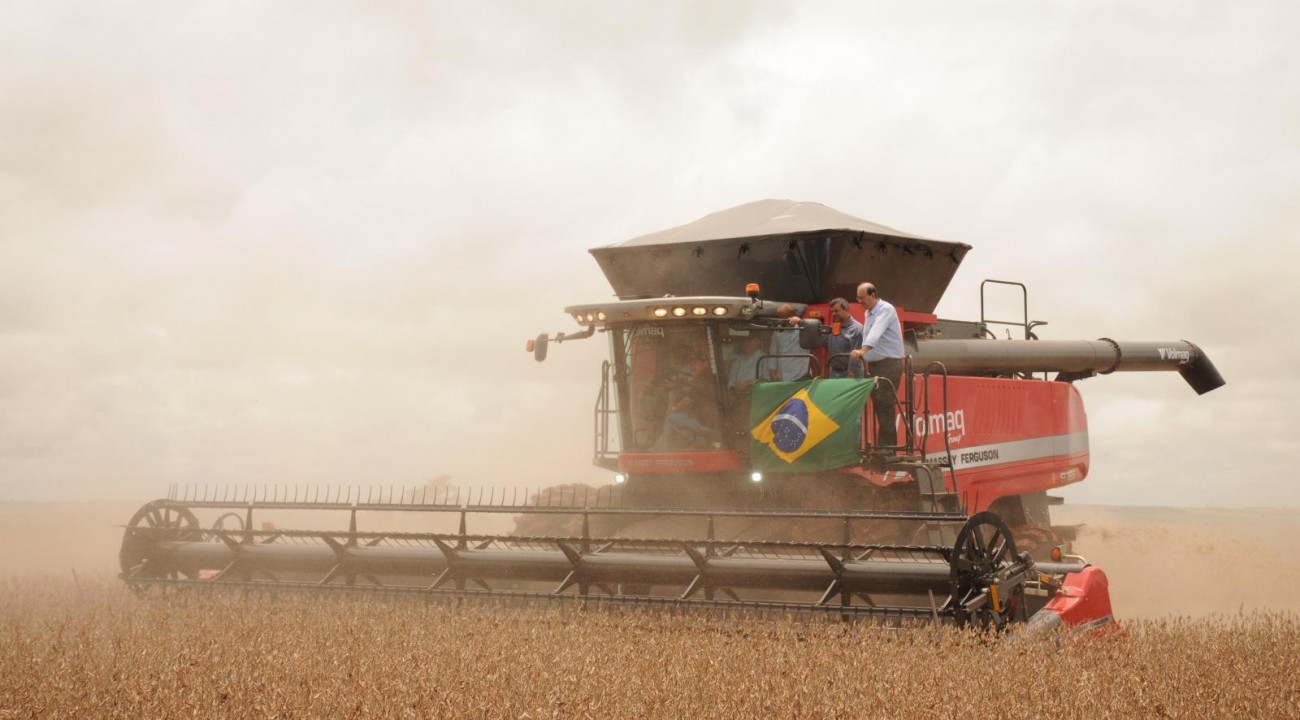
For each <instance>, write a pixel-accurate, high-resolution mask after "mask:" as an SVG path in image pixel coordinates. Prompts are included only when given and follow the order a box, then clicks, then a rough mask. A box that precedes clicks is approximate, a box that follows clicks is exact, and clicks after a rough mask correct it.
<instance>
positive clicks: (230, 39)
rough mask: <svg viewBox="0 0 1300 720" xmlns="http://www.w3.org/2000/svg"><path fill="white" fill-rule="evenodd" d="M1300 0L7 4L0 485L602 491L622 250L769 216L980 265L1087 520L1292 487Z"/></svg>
mask: <svg viewBox="0 0 1300 720" xmlns="http://www.w3.org/2000/svg"><path fill="white" fill-rule="evenodd" d="M1297 8H1300V6H1297V5H1296V4H1295V3H1289V2H1272V3H1209V2H1207V3H1194V2H1187V1H1186V0H1177V1H1173V2H1153V1H1147V2H1142V3H1116V2H1088V3H1044V2H1041V1H1037V0H1033V1H1025V2H999V3H964V2H951V3H928V2H909V3H864V2H851V3H843V4H835V3H821V2H819V3H808V2H804V3H788V4H787V3H726V2H709V3H695V4H682V3H673V2H648V3H630V2H581V3H580V2H548V3H542V2H537V3H494V2H480V3H456V4H448V3H436V2H434V3H430V2H411V3H388V4H383V3H375V2H367V3H360V2H358V3H336V2H302V3H288V2H285V3H265V2H222V3H209V4H197V3H174V2H132V3H113V4H105V3H94V2H87V1H85V0H83V1H82V2H75V3H68V2H39V3H9V4H8V7H7V8H6V9H5V11H4V17H5V21H4V22H3V23H0V500H33V499H35V500H61V499H96V498H102V499H116V498H122V499H127V498H130V499H134V498H147V497H152V496H157V495H160V494H162V493H164V492H165V491H166V488H167V485H168V484H169V483H173V482H177V483H190V482H197V483H226V482H229V483H240V484H242V483H264V482H289V483H294V482H296V483H307V482H321V483H370V482H375V483H383V484H385V485H389V484H392V485H411V484H418V483H423V482H425V481H427V480H430V479H432V478H434V477H436V476H438V475H450V476H451V477H452V479H453V481H455V482H459V483H462V484H469V483H476V482H477V483H508V484H515V483H534V482H536V483H549V482H556V481H561V480H569V479H575V480H582V481H604V480H605V479H606V478H605V474H604V473H601V472H597V471H595V470H593V469H592V468H591V467H590V464H589V460H590V447H591V437H590V427H591V418H590V413H591V407H592V404H593V401H594V397H595V392H596V381H597V376H598V372H599V364H600V361H601V359H602V358H603V357H604V347H603V345H602V344H601V343H600V342H599V341H596V340H593V341H589V342H587V343H573V344H564V345H561V346H555V347H553V348H552V351H551V356H550V359H549V360H548V361H547V362H546V363H544V364H541V365H539V364H537V363H535V362H533V360H532V359H531V357H530V356H529V355H527V354H525V353H524V351H523V345H524V341H525V339H526V338H528V337H530V336H532V335H535V334H537V333H538V332H539V331H542V330H552V331H554V330H571V329H573V327H572V322H571V321H568V322H566V320H568V318H567V317H566V316H565V315H563V314H562V312H561V310H562V308H563V306H564V305H566V304H569V303H574V302H581V301H590V300H599V299H601V298H604V297H607V296H608V295H609V294H610V290H609V288H608V286H607V285H606V284H605V282H604V279H603V278H602V276H601V275H600V272H599V270H598V268H597V266H596V264H595V262H594V261H593V260H592V259H591V257H590V255H588V254H587V252H586V251H587V249H588V248H590V247H594V246H597V245H603V244H608V243H611V242H617V241H620V240H623V239H626V238H629V237H632V236H635V235H640V234H644V233H648V232H653V231H656V230H661V229H664V228H667V227H670V226H673V225H678V224H681V223H685V222H689V221H692V220H695V219H697V218H699V217H700V216H702V215H704V214H707V213H709V212H713V211H715V210H720V209H723V208H727V207H731V206H734V205H738V204H740V203H744V202H749V201H752V200H758V199H763V198H790V199H794V200H806V201H815V202H821V203H824V204H826V205H829V206H831V207H833V208H836V209H838V210H841V211H843V212H846V213H849V214H851V215H856V216H859V217H863V218H867V219H869V220H873V221H876V222H880V223H883V224H885V225H889V226H892V227H895V228H898V229H901V230H905V231H908V232H912V233H916V234H920V235H925V236H929V237H935V238H940V239H945V240H955V241H960V242H965V243H968V244H970V245H973V246H974V250H972V251H971V253H970V254H969V255H968V257H967V260H966V262H965V264H964V265H963V267H962V269H961V270H960V272H959V273H958V275H957V278H956V280H955V281H954V283H953V285H952V286H951V288H950V290H949V293H948V295H947V296H946V297H945V299H944V301H943V303H942V304H941V305H940V307H939V313H940V314H941V315H943V316H946V317H955V318H971V317H977V316H978V309H979V304H978V285H979V281H980V280H981V279H983V278H985V277H996V278H1003V279H1015V280H1022V281H1024V282H1026V283H1028V285H1029V289H1030V314H1031V315H1032V316H1033V317H1034V318H1036V319H1043V320H1048V321H1050V323H1051V324H1050V325H1049V326H1048V327H1047V328H1045V329H1044V330H1043V331H1041V333H1040V334H1041V335H1042V336H1044V337H1045V338H1054V339H1075V338H1097V337H1103V336H1104V337H1114V338H1117V339H1128V340H1162V339H1179V338H1185V339H1188V340H1192V341H1193V342H1196V343H1198V344H1199V345H1200V346H1201V347H1202V348H1203V349H1204V350H1205V351H1206V352H1207V353H1208V354H1209V356H1210V357H1211V358H1212V359H1213V360H1214V362H1215V363H1216V364H1217V365H1218V367H1219V368H1220V370H1221V371H1222V372H1223V374H1224V376H1225V377H1226V378H1227V380H1228V383H1229V384H1228V385H1227V387H1225V388H1223V389H1221V390H1218V391H1215V392H1213V393H1211V394H1209V395H1206V396H1204V397H1197V396H1196V395H1195V394H1194V393H1193V392H1192V391H1191V390H1190V389H1188V388H1187V387H1186V385H1184V384H1183V382H1182V381H1181V380H1180V379H1179V378H1178V377H1177V376H1176V375H1171V374H1150V375H1148V374H1139V375H1128V376H1120V375H1112V376H1109V377H1102V378H1096V379H1092V380H1088V381H1085V382H1083V383H1082V384H1081V385H1080V387H1081V390H1082V392H1083V395H1084V398H1085V401H1086V403H1087V407H1088V410H1089V419H1090V425H1091V435H1092V451H1093V456H1092V459H1093V465H1092V476H1091V477H1090V478H1088V479H1087V480H1086V481H1085V482H1084V483H1082V484H1080V485H1076V486H1073V487H1071V488H1070V489H1068V490H1067V491H1065V493H1064V494H1065V495H1066V497H1067V498H1068V499H1069V500H1070V501H1072V502H1100V503H1139V504H1171V505H1229V506H1246V505H1269V506H1272V505H1300V483H1298V482H1297V481H1296V479H1295V477H1294V469H1293V464H1292V463H1291V462H1290V461H1291V460H1292V458H1293V456H1294V455H1295V454H1296V451H1297V449H1300V446H1298V444H1297V442H1296V440H1295V439H1294V437H1295V430H1294V424H1295V418H1296V416H1297V414H1298V413H1300V410H1298V409H1297V408H1300V381H1298V380H1297V379H1296V369H1295V365H1296V358H1297V356H1298V354H1300V353H1298V351H1300V340H1298V339H1297V333H1296V328H1295V326H1296V322H1295V321H1294V320H1293V319H1292V316H1293V315H1294V314H1295V312H1296V310H1297V305H1298V304H1300V303H1298V302H1297V301H1300V289H1297V287H1298V285H1300V282H1298V281H1297V280H1296V279H1295V273H1296V270H1295V265H1296V261H1297V259H1300V249H1298V245H1297V244H1298V241H1300V231H1297V227H1300V81H1298V78H1300V50H1297V45H1296V38H1297V37H1300V12H1298V11H1297Z"/></svg>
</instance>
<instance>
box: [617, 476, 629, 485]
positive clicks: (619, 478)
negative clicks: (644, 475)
mask: <svg viewBox="0 0 1300 720" xmlns="http://www.w3.org/2000/svg"><path fill="white" fill-rule="evenodd" d="M614 482H615V484H618V485H622V484H623V483H625V482H627V476H626V475H624V474H623V473H619V474H617V475H615V476H614Z"/></svg>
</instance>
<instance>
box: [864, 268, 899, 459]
mask: <svg viewBox="0 0 1300 720" xmlns="http://www.w3.org/2000/svg"><path fill="white" fill-rule="evenodd" d="M858 302H859V303H862V307H864V308H866V310H867V315H866V318H865V320H866V321H865V322H864V323H863V324H862V347H860V348H858V349H857V350H854V351H853V359H854V360H859V359H861V360H865V361H866V363H867V373H868V374H869V375H872V376H874V377H876V378H877V380H876V389H875V390H873V391H872V393H871V402H872V405H874V406H875V415H876V440H877V443H876V444H877V445H878V446H880V447H889V446H891V445H897V444H898V432H897V429H896V428H895V426H894V425H895V422H896V420H895V413H894V405H895V404H897V402H898V393H897V390H898V384H899V382H900V381H901V380H902V377H903V330H902V326H901V325H900V324H899V322H898V311H897V310H895V309H894V306H893V305H891V304H890V303H889V302H887V301H885V300H881V299H880V294H879V293H878V292H877V291H876V286H875V285H872V284H871V283H862V284H861V285H859V286H858Z"/></svg>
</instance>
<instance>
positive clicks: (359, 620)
mask: <svg viewBox="0 0 1300 720" xmlns="http://www.w3.org/2000/svg"><path fill="white" fill-rule="evenodd" d="M0 636H2V637H3V642H2V643H0V718H27V717H42V718H44V717H49V718H64V717H66V718H84V717H97V718H114V717H123V718H139V717H201V718H209V717H283V718H296V717H395V718H396V717H411V718H430V717H436V718H524V717H527V718H534V719H535V718H552V717H554V718H679V717H686V716H695V717H729V718H838V717H843V718H864V717H872V718H905V717H917V718H920V717H924V718H948V717H952V718H956V717H971V716H976V717H979V716H986V717H1026V718H1027V717H1046V716H1051V717H1054V718H1074V717H1080V718H1081V717H1143V718H1146V717H1181V718H1205V717H1225V718H1226V717H1234V718H1235V717H1253V718H1266V717H1278V718H1285V717H1300V684H1298V682H1297V680H1296V678H1300V618H1298V617H1297V616H1296V615H1294V614H1286V613H1275V614H1240V615H1233V616H1216V617H1212V618H1209V619H1197V620H1190V619H1179V618H1169V619H1165V620H1159V621H1145V622H1134V623H1127V624H1126V625H1125V629H1124V631H1123V632H1122V633H1120V634H1113V635H1110V636H1105V637H1096V636H1083V637H1074V636H1069V635H1059V636H1051V637H1044V638H1032V639H1028V638H1010V639H1008V638H1005V637H988V636H982V635H978V634H973V633H963V632H957V631H954V630H951V629H939V628H932V627H931V628H920V629H906V630H883V629H880V628H873V627H870V626H868V625H865V624H845V623H839V622H833V621H823V622H792V621H783V620H770V619H769V620H764V621H748V622H742V621H739V620H736V619H722V618H710V617H703V616H687V617H683V616H670V615H662V614H651V613H643V612H622V613H610V612H583V611H581V610H577V609H565V610H543V609H535V608H520V607H507V606H502V605H498V606H491V607H482V606H456V605H438V604H427V603H425V602H422V601H418V600H410V599H401V598H381V597H373V598H366V597H338V596H315V595H272V594H260V593H259V594H228V593H206V592H201V593H190V594H172V595H171V596H167V597H162V596H160V595H155V596H151V597H145V598H143V599H142V598H137V597H135V596H133V595H131V594H130V593H129V592H128V591H127V590H126V589H125V588H124V587H122V586H121V585H120V584H119V583H117V582H116V581H115V580H112V579H110V578H101V579H95V580H90V581H87V580H85V579H82V580H81V582H80V584H74V583H73V582H72V581H71V580H69V581H67V582H64V581H62V580H54V579H49V578H38V577H25V578H8V579H3V580H0Z"/></svg>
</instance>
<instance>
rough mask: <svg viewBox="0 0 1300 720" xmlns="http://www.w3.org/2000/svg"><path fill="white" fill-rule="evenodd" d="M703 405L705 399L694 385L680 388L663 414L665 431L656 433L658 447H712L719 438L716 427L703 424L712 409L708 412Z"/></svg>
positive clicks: (674, 448)
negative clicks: (677, 394)
mask: <svg viewBox="0 0 1300 720" xmlns="http://www.w3.org/2000/svg"><path fill="white" fill-rule="evenodd" d="M706 405H707V402H701V400H700V396H699V395H698V394H697V393H696V392H695V391H694V390H693V389H689V388H688V389H686V390H683V391H681V393H680V395H679V396H678V397H677V398H676V399H675V401H674V402H673V406H672V409H671V410H669V411H668V415H667V416H666V417H664V431H663V434H662V435H660V436H659V442H658V443H657V447H658V448H659V449H661V450H700V449H704V448H708V447H711V446H712V445H713V444H714V443H715V442H716V441H717V439H718V431H717V430H715V429H714V428H712V427H709V426H708V425H706V424H705V422H710V421H711V420H712V419H713V418H712V417H711V416H712V415H713V413H710V412H707V410H706V408H705V406H706ZM710 424H712V423H710Z"/></svg>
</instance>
